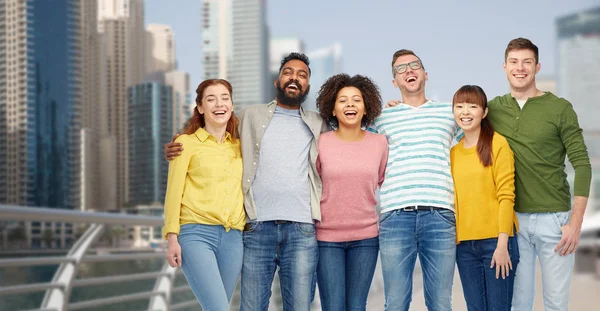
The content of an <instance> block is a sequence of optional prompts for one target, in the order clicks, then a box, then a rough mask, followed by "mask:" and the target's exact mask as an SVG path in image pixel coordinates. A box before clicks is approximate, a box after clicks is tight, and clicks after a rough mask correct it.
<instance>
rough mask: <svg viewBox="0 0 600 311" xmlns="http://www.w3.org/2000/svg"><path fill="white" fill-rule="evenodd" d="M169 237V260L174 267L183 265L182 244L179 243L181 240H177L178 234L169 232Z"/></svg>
mask: <svg viewBox="0 0 600 311" xmlns="http://www.w3.org/2000/svg"><path fill="white" fill-rule="evenodd" d="M167 239H168V240H169V245H168V248H167V262H168V263H169V266H171V267H173V268H175V267H181V246H180V245H179V241H177V234H175V233H169V234H168V235H167Z"/></svg>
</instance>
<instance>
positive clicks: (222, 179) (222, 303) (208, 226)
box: [163, 79, 246, 311]
mask: <svg viewBox="0 0 600 311" xmlns="http://www.w3.org/2000/svg"><path fill="white" fill-rule="evenodd" d="M196 94H197V97H196V109H194V115H193V116H192V117H191V118H190V120H189V121H188V122H187V126H186V128H185V129H184V131H183V135H181V136H179V137H178V138H177V139H176V142H180V143H182V144H184V145H185V147H186V148H185V150H183V151H182V152H181V155H180V156H178V157H176V158H175V159H174V160H172V161H171V162H170V164H169V175H168V182H167V193H166V197H165V225H164V227H163V236H164V237H165V238H166V239H167V240H168V251H167V261H168V262H169V264H170V265H171V266H172V267H175V266H181V267H182V269H183V273H184V274H185V277H186V279H187V280H188V283H189V284H190V287H191V289H192V291H193V293H194V295H195V296H196V299H198V302H200V305H201V306H202V309H203V310H219V311H226V310H229V302H230V300H231V296H232V295H233V291H234V289H235V286H236V284H237V281H238V278H239V276H240V272H241V269H242V255H243V244H242V230H243V229H244V225H245V222H246V213H245V211H244V204H243V194H242V183H241V178H242V156H241V151H240V142H239V138H238V130H237V125H238V120H237V118H236V117H235V116H234V114H233V103H232V100H231V94H232V87H231V84H230V83H229V82H227V81H226V80H223V79H211V80H205V81H203V82H202V83H200V85H199V86H198V89H197V90H196Z"/></svg>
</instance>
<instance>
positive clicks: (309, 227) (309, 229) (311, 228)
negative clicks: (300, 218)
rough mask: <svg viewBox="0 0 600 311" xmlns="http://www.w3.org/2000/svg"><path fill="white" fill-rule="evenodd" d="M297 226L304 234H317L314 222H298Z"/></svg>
mask: <svg viewBox="0 0 600 311" xmlns="http://www.w3.org/2000/svg"><path fill="white" fill-rule="evenodd" d="M296 228H297V229H298V231H300V232H302V233H303V234H306V235H315V225H314V224H306V223H301V222H297V223H296Z"/></svg>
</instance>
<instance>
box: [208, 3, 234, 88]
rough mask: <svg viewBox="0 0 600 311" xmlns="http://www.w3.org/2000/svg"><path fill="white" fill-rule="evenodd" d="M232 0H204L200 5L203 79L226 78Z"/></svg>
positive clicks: (231, 37) (230, 49)
mask: <svg viewBox="0 0 600 311" xmlns="http://www.w3.org/2000/svg"><path fill="white" fill-rule="evenodd" d="M231 2H232V0H205V1H204V3H203V6H202V52H203V54H204V61H203V64H204V79H217V78H220V79H227V78H228V77H227V70H228V66H229V65H230V63H231V58H232V56H233V50H232V49H233V43H232V40H233V36H232V33H231V31H232V27H231V24H232V16H231V5H232V3H231Z"/></svg>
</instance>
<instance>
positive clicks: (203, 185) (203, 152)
mask: <svg viewBox="0 0 600 311" xmlns="http://www.w3.org/2000/svg"><path fill="white" fill-rule="evenodd" d="M176 141H177V142H180V143H182V144H183V148H184V150H183V152H182V153H181V155H180V156H178V157H176V158H175V159H174V160H172V161H171V163H169V176H168V181H167V194H166V197H165V225H164V227H163V230H162V234H163V236H164V237H165V238H166V236H167V234H168V233H171V232H172V233H175V234H179V228H180V226H181V225H184V224H190V223H193V224H206V225H222V226H223V227H225V229H226V230H229V229H230V228H233V229H237V230H243V229H244V225H245V224H246V213H245V211H244V199H243V194H242V157H241V151H240V143H239V140H237V141H235V142H234V141H232V139H231V136H230V135H229V133H227V134H226V137H225V140H224V141H223V143H221V144H220V143H218V142H217V140H216V138H215V137H214V136H212V135H210V134H208V132H206V131H205V130H204V129H202V128H200V129H198V130H197V131H196V132H195V133H194V134H191V135H181V136H179V137H178V138H177V139H176Z"/></svg>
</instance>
